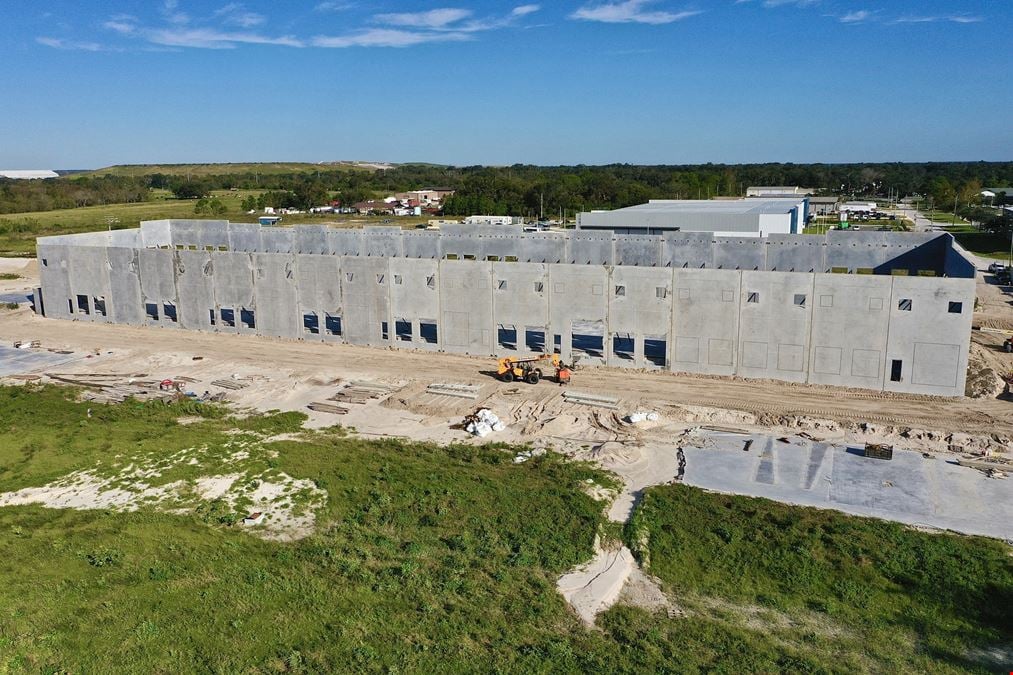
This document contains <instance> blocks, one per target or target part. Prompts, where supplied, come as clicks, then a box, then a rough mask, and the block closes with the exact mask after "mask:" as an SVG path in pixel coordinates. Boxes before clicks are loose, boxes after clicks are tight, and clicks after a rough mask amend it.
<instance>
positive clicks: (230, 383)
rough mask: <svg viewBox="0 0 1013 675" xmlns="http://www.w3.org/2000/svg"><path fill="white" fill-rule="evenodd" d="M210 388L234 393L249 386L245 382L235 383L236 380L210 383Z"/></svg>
mask: <svg viewBox="0 0 1013 675" xmlns="http://www.w3.org/2000/svg"><path fill="white" fill-rule="evenodd" d="M211 386H213V387H221V388H222V389H231V390H233V391H236V390H239V389H246V388H247V387H249V386H250V385H249V384H248V383H246V382H237V381H236V380H215V381H214V382H212V383H211Z"/></svg>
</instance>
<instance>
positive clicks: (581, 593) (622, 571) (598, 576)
mask: <svg viewBox="0 0 1013 675" xmlns="http://www.w3.org/2000/svg"><path fill="white" fill-rule="evenodd" d="M635 566H636V562H635V561H634V559H633V553H631V552H630V550H629V549H628V548H626V547H625V546H623V547H622V548H617V549H611V550H602V549H601V548H600V547H598V550H597V553H596V554H595V556H594V558H593V559H591V561H590V562H587V563H585V564H583V565H581V566H579V567H577V568H576V569H575V570H573V571H572V572H567V573H566V574H564V575H563V576H561V577H560V578H559V581H557V582H556V588H557V590H559V592H560V593H561V594H562V595H563V597H564V598H566V601H567V602H568V603H570V606H571V607H573V610H574V611H575V612H577V615H578V616H579V617H580V619H581V621H583V622H584V623H585V624H586V625H588V626H593V625H594V620H595V617H597V616H598V614H599V613H600V612H604V611H605V610H607V609H608V608H609V607H611V606H612V605H613V604H615V601H616V600H617V599H619V594H620V593H621V592H622V590H623V586H624V585H625V584H626V580H627V579H628V578H629V576H630V573H631V572H632V571H633V569H634V567H635Z"/></svg>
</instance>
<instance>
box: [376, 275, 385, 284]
mask: <svg viewBox="0 0 1013 675" xmlns="http://www.w3.org/2000/svg"><path fill="white" fill-rule="evenodd" d="M376 283H378V284H382V283H383V275H382V274H377V275H376Z"/></svg>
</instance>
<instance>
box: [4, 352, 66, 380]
mask: <svg viewBox="0 0 1013 675" xmlns="http://www.w3.org/2000/svg"><path fill="white" fill-rule="evenodd" d="M82 358H84V356H83V355H81V354H55V353H53V352H48V351H43V350H39V349H14V348H13V347H7V346H2V347H0V377H3V376H7V375H24V374H27V373H40V372H42V371H44V370H48V369H50V368H52V367H53V366H58V365H60V364H64V363H70V362H72V361H80V360H81V359H82Z"/></svg>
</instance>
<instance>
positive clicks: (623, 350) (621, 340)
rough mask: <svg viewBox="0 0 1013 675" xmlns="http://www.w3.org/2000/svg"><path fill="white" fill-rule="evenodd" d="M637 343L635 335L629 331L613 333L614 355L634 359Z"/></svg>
mask: <svg viewBox="0 0 1013 675" xmlns="http://www.w3.org/2000/svg"><path fill="white" fill-rule="evenodd" d="M634 348H635V344H634V342H633V336H632V335H630V334H629V333H615V334H613V335H612V355H613V356H615V357H616V358H618V359H624V360H626V361H632V360H633V359H634V356H633V351H634Z"/></svg>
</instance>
